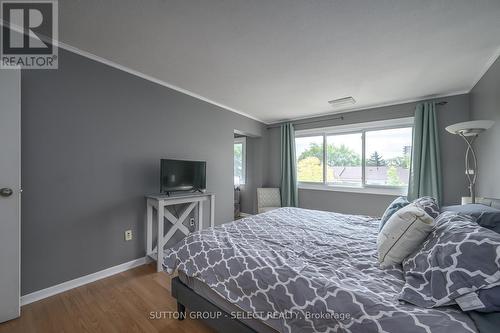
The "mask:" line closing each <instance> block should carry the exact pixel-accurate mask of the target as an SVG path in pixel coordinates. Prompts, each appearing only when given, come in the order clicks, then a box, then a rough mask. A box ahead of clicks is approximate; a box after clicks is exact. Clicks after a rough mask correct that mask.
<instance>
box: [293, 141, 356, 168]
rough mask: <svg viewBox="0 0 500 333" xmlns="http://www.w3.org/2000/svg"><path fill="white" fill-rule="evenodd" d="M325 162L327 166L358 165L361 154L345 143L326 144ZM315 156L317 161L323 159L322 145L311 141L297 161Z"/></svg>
mask: <svg viewBox="0 0 500 333" xmlns="http://www.w3.org/2000/svg"><path fill="white" fill-rule="evenodd" d="M326 149H327V154H326V158H327V161H326V163H327V164H328V166H360V165H361V156H359V154H358V153H356V152H355V151H354V150H352V149H350V148H349V147H347V146H346V145H340V146H335V145H333V144H331V145H327V148H326ZM307 157H315V158H317V159H318V160H319V161H322V160H323V145H318V144H316V143H311V144H310V145H309V149H307V150H306V151H304V152H303V153H302V154H300V156H299V161H301V160H303V159H305V158H307Z"/></svg>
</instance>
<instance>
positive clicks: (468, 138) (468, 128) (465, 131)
mask: <svg viewBox="0 0 500 333" xmlns="http://www.w3.org/2000/svg"><path fill="white" fill-rule="evenodd" d="M494 123H495V122H494V121H491V120H474V121H466V122H463V123H458V124H453V125H450V126H448V127H446V130H447V131H448V132H450V133H451V134H456V135H459V136H460V137H461V138H462V139H464V141H465V143H466V144H467V150H466V152H465V175H466V176H467V180H468V181H469V191H470V196H471V202H472V203H476V188H475V187H476V180H477V176H478V172H477V168H478V165H477V157H476V152H475V151H474V147H473V144H474V141H476V139H477V137H478V136H479V134H481V133H482V132H484V131H486V130H487V129H488V128H490V127H491V126H493V124H494ZM471 157H472V163H473V164H472V165H471Z"/></svg>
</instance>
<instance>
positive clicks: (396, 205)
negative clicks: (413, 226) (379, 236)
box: [379, 197, 410, 231]
mask: <svg viewBox="0 0 500 333" xmlns="http://www.w3.org/2000/svg"><path fill="white" fill-rule="evenodd" d="M409 204H410V202H409V201H408V200H407V199H406V198H405V197H398V198H396V199H394V201H393V202H391V204H390V205H389V207H387V209H386V210H385V212H384V215H382V218H381V219H380V227H379V231H380V230H382V228H383V227H384V224H386V223H387V221H388V220H389V218H390V217H391V216H392V215H393V214H394V213H395V212H397V211H398V210H400V209H401V208H403V207H404V206H407V205H409Z"/></svg>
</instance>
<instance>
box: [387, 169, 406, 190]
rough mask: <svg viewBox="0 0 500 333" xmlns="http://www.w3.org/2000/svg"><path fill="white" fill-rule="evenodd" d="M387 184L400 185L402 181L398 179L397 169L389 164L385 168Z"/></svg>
mask: <svg viewBox="0 0 500 333" xmlns="http://www.w3.org/2000/svg"><path fill="white" fill-rule="evenodd" d="M387 185H391V186H401V185H403V183H402V182H401V180H399V175H398V169H397V168H396V167H395V166H394V165H391V166H390V167H389V168H388V169H387Z"/></svg>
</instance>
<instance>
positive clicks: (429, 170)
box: [408, 102, 442, 203]
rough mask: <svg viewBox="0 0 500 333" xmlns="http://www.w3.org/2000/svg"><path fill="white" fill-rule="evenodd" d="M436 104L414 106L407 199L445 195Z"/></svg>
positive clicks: (439, 198)
mask: <svg viewBox="0 0 500 333" xmlns="http://www.w3.org/2000/svg"><path fill="white" fill-rule="evenodd" d="M438 131H439V128H438V123H437V115H436V104H435V103H433V102H426V103H420V104H418V105H417V107H416V109H415V128H414V129H413V145H412V146H413V148H412V155H411V167H410V182H409V185H408V199H410V200H415V199H416V198H419V197H422V196H431V197H433V198H435V199H436V200H437V201H438V202H439V203H441V199H442V178H441V153H440V148H439V133H438Z"/></svg>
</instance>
